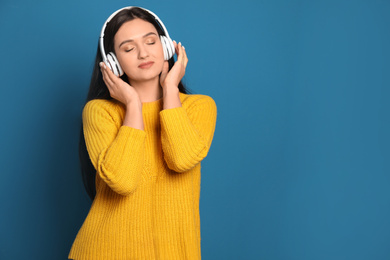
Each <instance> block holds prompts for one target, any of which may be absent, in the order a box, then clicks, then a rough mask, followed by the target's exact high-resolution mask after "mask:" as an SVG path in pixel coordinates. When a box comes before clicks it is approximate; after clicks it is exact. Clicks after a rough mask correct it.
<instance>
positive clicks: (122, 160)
mask: <svg viewBox="0 0 390 260" xmlns="http://www.w3.org/2000/svg"><path fill="white" fill-rule="evenodd" d="M110 111H111V113H112V111H115V108H114V107H112V106H109V105H107V104H104V103H102V102H100V103H99V101H98V102H96V101H95V102H93V101H92V102H88V103H87V104H86V106H85V107H84V110H83V128H84V137H85V143H86V146H87V150H88V154H89V157H90V159H91V162H92V164H93V166H94V167H95V169H96V172H97V174H98V175H99V176H100V178H101V179H102V180H103V181H104V182H105V183H107V185H108V186H109V187H110V188H111V189H112V190H114V191H115V192H116V193H119V194H121V195H130V194H131V193H132V192H133V191H134V190H135V189H136V187H137V185H138V184H139V182H140V180H141V172H142V169H143V162H144V151H145V138H146V133H145V131H143V130H140V129H136V128H132V127H129V126H120V124H118V123H115V121H114V119H113V117H112V115H111V114H110Z"/></svg>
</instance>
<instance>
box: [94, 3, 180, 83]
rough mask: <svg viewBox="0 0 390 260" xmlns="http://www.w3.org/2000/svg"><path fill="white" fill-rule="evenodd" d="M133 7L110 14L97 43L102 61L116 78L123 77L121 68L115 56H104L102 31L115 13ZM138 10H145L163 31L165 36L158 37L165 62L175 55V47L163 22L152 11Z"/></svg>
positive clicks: (111, 54) (112, 54)
mask: <svg viewBox="0 0 390 260" xmlns="http://www.w3.org/2000/svg"><path fill="white" fill-rule="evenodd" d="M133 7H134V6H128V7H124V8H121V9H119V10H117V11H115V12H114V13H113V14H111V15H110V17H108V19H107V20H106V22H105V23H104V25H103V28H102V31H101V33H100V43H99V46H100V52H101V54H102V58H103V61H104V62H105V63H106V64H107V66H108V67H109V68H110V69H111V71H112V72H113V73H114V74H115V75H117V76H122V75H123V70H122V68H121V65H120V64H119V62H118V59H117V58H116V56H115V54H114V53H113V52H110V53H108V54H107V55H106V52H105V50H104V30H105V29H106V26H107V23H109V22H110V21H111V19H112V18H113V17H114V16H115V15H116V14H117V13H119V12H120V11H122V10H125V9H131V8H133ZM138 8H140V9H142V10H145V11H147V12H148V13H150V14H151V15H152V16H153V17H154V19H156V22H157V23H158V24H159V25H160V27H161V29H162V30H163V31H164V34H165V35H161V36H160V40H161V43H162V46H163V51H164V59H165V60H169V59H170V58H172V57H173V55H174V54H175V46H174V45H173V42H172V40H171V38H169V34H168V31H167V29H166V28H165V26H164V24H163V22H162V21H161V20H160V19H159V18H158V16H157V15H156V14H154V13H153V12H152V11H149V10H147V9H145V8H142V7H138Z"/></svg>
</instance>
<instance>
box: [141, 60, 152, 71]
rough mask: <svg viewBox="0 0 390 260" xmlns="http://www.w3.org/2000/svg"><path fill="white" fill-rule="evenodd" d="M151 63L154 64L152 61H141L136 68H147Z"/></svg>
mask: <svg viewBox="0 0 390 260" xmlns="http://www.w3.org/2000/svg"><path fill="white" fill-rule="evenodd" d="M153 64H154V62H153V61H148V62H143V63H141V64H140V65H138V68H140V69H148V68H150V67H152V66H153Z"/></svg>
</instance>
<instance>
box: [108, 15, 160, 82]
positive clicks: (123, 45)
mask: <svg viewBox="0 0 390 260" xmlns="http://www.w3.org/2000/svg"><path fill="white" fill-rule="evenodd" d="M114 48H115V55H116V57H117V59H118V61H119V64H120V65H121V67H122V69H123V71H124V73H125V74H126V75H127V76H128V77H129V81H130V82H137V81H148V80H152V79H155V78H156V77H159V75H160V73H161V71H162V68H163V65H164V52H163V49H162V44H161V41H160V37H159V36H158V33H157V30H156V28H155V27H154V26H153V25H152V24H151V23H149V22H146V21H144V20H141V19H138V18H136V19H134V20H131V21H128V22H126V23H124V24H123V25H122V26H121V27H120V28H119V30H118V31H117V33H116V34H115V37H114Z"/></svg>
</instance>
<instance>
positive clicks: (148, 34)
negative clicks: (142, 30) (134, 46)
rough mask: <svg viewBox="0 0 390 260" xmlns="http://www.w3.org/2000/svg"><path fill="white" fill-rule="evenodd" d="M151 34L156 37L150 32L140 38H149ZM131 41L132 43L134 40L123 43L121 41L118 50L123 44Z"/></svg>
mask: <svg viewBox="0 0 390 260" xmlns="http://www.w3.org/2000/svg"><path fill="white" fill-rule="evenodd" d="M153 34H154V35H156V36H157V34H156V33H154V32H150V33H147V34H145V35H144V36H142V38H146V37H148V36H150V35H153ZM133 41H134V40H132V39H128V40H125V41H123V42H122V43H121V44H119V48H120V47H121V46H122V45H123V44H125V43H128V42H133Z"/></svg>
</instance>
